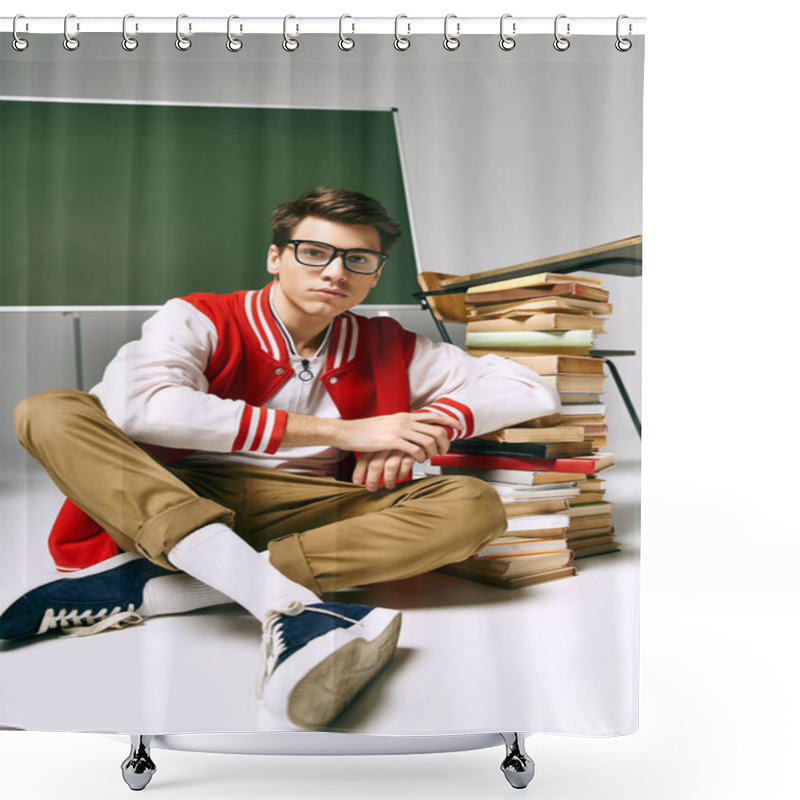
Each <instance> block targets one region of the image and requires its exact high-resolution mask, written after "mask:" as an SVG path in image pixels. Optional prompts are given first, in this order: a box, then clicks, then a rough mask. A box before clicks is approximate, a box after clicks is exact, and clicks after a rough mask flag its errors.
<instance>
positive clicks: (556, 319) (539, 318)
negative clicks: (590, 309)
mask: <svg viewBox="0 0 800 800" xmlns="http://www.w3.org/2000/svg"><path fill="white" fill-rule="evenodd" d="M604 322H605V319H604V318H603V317H593V316H592V315H591V314H586V315H583V314H533V315H532V316H530V317H527V318H519V319H517V318H511V317H501V318H496V317H492V318H490V319H476V320H473V321H471V322H468V323H467V333H486V332H488V333H494V332H500V333H505V332H507V331H594V332H595V333H605V328H604V327H603V323H604Z"/></svg>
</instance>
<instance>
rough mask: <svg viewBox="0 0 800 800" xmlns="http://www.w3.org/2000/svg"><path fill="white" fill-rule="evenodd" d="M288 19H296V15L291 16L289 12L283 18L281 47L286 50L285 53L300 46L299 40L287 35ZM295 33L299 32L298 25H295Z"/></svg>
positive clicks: (291, 51)
mask: <svg viewBox="0 0 800 800" xmlns="http://www.w3.org/2000/svg"><path fill="white" fill-rule="evenodd" d="M290 19H296V17H293V16H292V15H291V14H289V15H288V16H286V17H284V18H283V49H284V50H286V52H287V53H293V52H294V51H295V50H297V48H298V47H300V40H299V39H294V38H292V37H291V36H289V33H288V30H287V26H288V24H289V20H290ZM295 33H300V26H299V25H295Z"/></svg>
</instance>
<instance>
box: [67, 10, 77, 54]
mask: <svg viewBox="0 0 800 800" xmlns="http://www.w3.org/2000/svg"><path fill="white" fill-rule="evenodd" d="M71 19H75V15H74V14H67V16H66V17H64V49H65V50H69V51H70V52H72V51H73V50H77V49H78V48H79V47H80V46H81V43H80V42H79V41H78V40H77V39H76V38H75V37H74V36H70V35H69V21H70V20H71ZM80 29H81V26H80V25H78V24H76V26H75V30H76V31H79V30H80Z"/></svg>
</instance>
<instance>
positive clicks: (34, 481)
mask: <svg viewBox="0 0 800 800" xmlns="http://www.w3.org/2000/svg"><path fill="white" fill-rule="evenodd" d="M606 474H607V476H608V481H607V484H608V491H607V496H608V498H609V499H610V500H612V501H614V502H615V521H616V524H617V530H618V538H619V539H620V542H621V543H622V545H623V550H622V552H621V553H618V554H613V555H609V556H601V557H596V558H590V559H583V560H581V561H579V562H578V564H579V575H578V576H577V577H575V578H569V579H565V580H561V581H556V582H553V583H550V584H544V585H541V586H537V587H530V588H527V589H523V590H517V591H507V590H503V589H497V588H494V587H490V586H486V585H483V584H477V583H474V582H472V581H465V580H462V579H459V578H454V577H451V576H445V575H440V574H438V573H433V574H428V575H424V576H420V577H418V578H415V579H411V580H407V581H401V582H397V583H392V584H384V585H380V586H375V587H370V588H368V589H363V590H354V591H352V592H346V593H339V595H337V598H338V599H343V600H352V601H363V602H369V603H371V604H373V605H381V606H387V607H391V608H398V609H401V610H402V611H403V612H404V622H403V631H402V635H401V640H400V648H399V650H398V653H397V655H396V657H395V659H394V661H393V663H392V664H391V665H390V667H389V669H388V670H387V671H386V672H385V673H383V674H382V675H381V676H380V677H379V679H378V680H376V681H375V682H373V684H372V685H371V686H370V687H369V688H368V689H367V691H365V692H364V693H363V694H362V695H361V697H360V698H359V699H358V700H357V702H356V703H354V704H353V705H352V706H351V707H350V708H349V709H348V710H347V711H345V713H344V714H342V715H341V716H340V717H339V718H338V719H337V720H336V721H335V723H334V726H333V728H334V729H335V730H342V731H354V730H355V731H359V732H364V733H381V734H390V733H405V734H408V733H412V732H419V733H432V732H440V733H441V732H447V731H453V732H459V733H463V732H467V731H485V730H496V731H500V730H537V731H555V732H563V733H576V734H579V735H594V736H596V735H614V734H619V733H625V732H630V731H632V730H633V729H635V727H636V691H637V679H638V676H637V651H636V647H637V639H638V627H637V622H638V620H637V598H638V485H639V483H638V470H637V468H636V465H635V464H623V465H620V466H618V467H615V468H614V469H613V470H609V471H608V473H606ZM1 499H2V528H3V537H2V550H3V553H2V555H3V558H2V578H3V580H2V591H0V602H2V604H3V606H5V605H6V604H7V603H8V602H10V601H11V600H12V599H13V598H14V597H15V595H16V593H17V592H18V590H17V588H16V587H17V586H19V585H20V583H22V584H24V583H25V582H26V581H27V580H28V579H29V578H30V577H31V576H32V574H33V572H37V571H39V570H46V569H48V568H49V556H48V555H47V553H46V550H45V533H46V531H47V530H48V526H49V524H50V522H51V520H52V518H53V515H54V513H55V510H56V509H57V507H58V504H59V501H60V498H59V495H58V493H57V492H56V491H55V490H54V489H53V488H51V487H50V485H49V483H48V481H47V479H46V478H45V477H44V476H43V475H42V474H41V472H40V471H39V470H37V469H35V468H34V469H33V470H31V471H30V472H29V473H28V474H27V475H22V476H17V477H16V478H10V477H6V478H5V479H4V481H3V490H2V496H1ZM259 639H260V632H259V627H258V625H257V623H256V622H255V620H253V619H252V618H251V617H250V616H249V615H248V614H247V613H246V612H243V611H242V610H241V609H239V608H238V607H237V606H225V607H221V608H216V609H207V610H203V611H198V612H193V613H191V614H186V615H182V616H173V617H159V618H152V619H150V620H148V621H147V622H146V623H145V624H144V625H141V626H137V627H134V628H129V629H127V630H123V631H112V632H108V633H104V634H102V635H98V636H92V637H86V638H79V639H67V638H64V637H55V638H53V637H48V638H46V639H45V640H42V641H34V642H32V643H25V644H20V645H14V644H8V643H6V644H4V645H3V647H2V650H0V666H2V675H3V681H2V685H1V686H0V699H2V724H3V725H4V726H7V727H9V726H10V727H14V728H22V729H25V730H69V731H95V732H97V731H99V732H118V731H123V732H157V733H169V732H205V731H211V732H219V731H253V730H258V729H259V726H260V725H263V724H264V722H263V720H261V721H259V704H258V701H257V700H256V698H255V695H254V677H255V672H256V667H257V664H258V657H259V650H258V648H259ZM56 664H57V669H55V668H54V665H56ZM123 687H124V688H123ZM262 729H264V728H262ZM266 729H269V728H268V727H267V728H266Z"/></svg>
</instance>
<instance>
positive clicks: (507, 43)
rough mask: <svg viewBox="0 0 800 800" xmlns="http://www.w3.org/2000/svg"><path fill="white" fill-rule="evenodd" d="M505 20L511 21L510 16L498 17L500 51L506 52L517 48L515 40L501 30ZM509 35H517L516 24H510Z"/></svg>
mask: <svg viewBox="0 0 800 800" xmlns="http://www.w3.org/2000/svg"><path fill="white" fill-rule="evenodd" d="M507 19H511V14H503V16H502V17H500V49H501V50H505V51H506V52H508V51H509V50H513V49H514V48H515V47H516V46H517V40H516V39H514V38H513V36H509V35H508V34H506V32H505V31H504V30H503V26H504V25H505V22H506V20H507ZM511 33H512V34H514V35H516V33H517V23H516V22H512V23H511Z"/></svg>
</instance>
